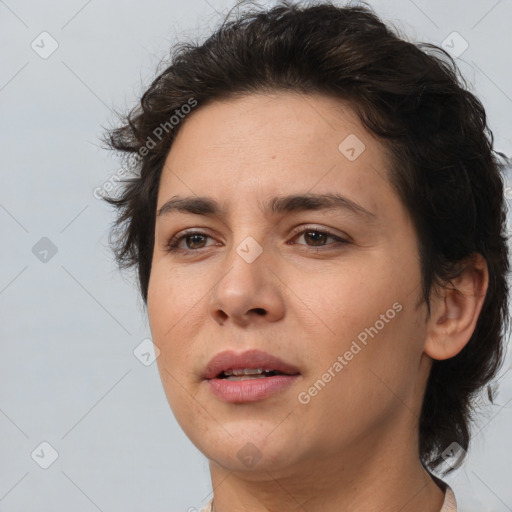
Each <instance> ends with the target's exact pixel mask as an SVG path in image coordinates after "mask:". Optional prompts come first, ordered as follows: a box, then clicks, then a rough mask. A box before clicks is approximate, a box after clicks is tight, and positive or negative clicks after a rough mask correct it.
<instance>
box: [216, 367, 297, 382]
mask: <svg viewBox="0 0 512 512" xmlns="http://www.w3.org/2000/svg"><path fill="white" fill-rule="evenodd" d="M275 375H290V374H286V373H283V372H280V371H279V370H267V369H263V368H243V369H242V368H238V369H233V370H224V371H223V372H221V373H219V375H217V377H216V378H217V379H227V380H250V379H264V378H267V377H274V376H275Z"/></svg>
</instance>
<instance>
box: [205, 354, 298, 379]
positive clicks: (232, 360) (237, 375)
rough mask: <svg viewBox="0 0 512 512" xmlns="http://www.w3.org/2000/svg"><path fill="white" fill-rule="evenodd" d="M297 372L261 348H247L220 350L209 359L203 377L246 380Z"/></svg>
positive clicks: (288, 364) (295, 368) (294, 367)
mask: <svg viewBox="0 0 512 512" xmlns="http://www.w3.org/2000/svg"><path fill="white" fill-rule="evenodd" d="M298 374H300V371H299V369H298V368H297V367H296V366H294V365H292V364H290V363H287V362H285V361H283V360H282V359H280V358H278V357H276V356H273V355H271V354H268V353H266V352H262V351H261V350H247V351H245V352H241V353H237V352H233V351H229V350H228V351H224V352H220V353H219V354H217V355H215V356H214V357H213V358H212V359H211V360H210V362H209V363H208V364H207V366H206V368H205V370H204V374H203V378H204V379H207V380H209V379H227V380H247V379H263V378H269V377H274V376H276V375H298Z"/></svg>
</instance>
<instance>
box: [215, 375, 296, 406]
mask: <svg viewBox="0 0 512 512" xmlns="http://www.w3.org/2000/svg"><path fill="white" fill-rule="evenodd" d="M298 377H299V375H274V376H272V377H262V378H255V379H247V380H228V379H209V380H208V381H207V382H208V384H209V386H210V390H211V391H212V393H213V394H214V395H215V396H216V397H217V398H220V399H221V400H225V401H226V402H256V401H258V400H264V399H265V398H268V397H269V396H271V395H273V394H274V393H277V392H279V391H281V390H283V389H285V388H286V387H288V386H290V385H291V384H292V383H293V382H294V381H295V380H296V379H297V378H298Z"/></svg>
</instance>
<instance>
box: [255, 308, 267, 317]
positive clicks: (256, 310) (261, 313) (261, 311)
mask: <svg viewBox="0 0 512 512" xmlns="http://www.w3.org/2000/svg"><path fill="white" fill-rule="evenodd" d="M252 311H255V312H256V313H258V315H261V316H264V315H266V314H267V312H266V311H265V310H264V309H263V308H254V309H253V310H252Z"/></svg>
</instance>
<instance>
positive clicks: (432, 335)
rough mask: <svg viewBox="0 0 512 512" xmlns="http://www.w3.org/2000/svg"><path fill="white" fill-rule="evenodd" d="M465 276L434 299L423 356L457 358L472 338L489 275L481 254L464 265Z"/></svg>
mask: <svg viewBox="0 0 512 512" xmlns="http://www.w3.org/2000/svg"><path fill="white" fill-rule="evenodd" d="M462 267H463V270H462V272H461V273H460V274H459V275H458V276H457V277H456V278H454V279H453V280H451V281H449V283H448V284H446V285H445V286H443V287H441V288H440V289H437V290H436V291H437V292H438V293H433V294H431V295H432V298H431V316H430V318H429V319H428V321H427V337H426V340H425V345H424V352H425V354H427V355H428V356H430V357H431V358H432V359H439V360H442V359H449V358H450V357H453V356H455V355H457V354H458V353H459V352H460V351H461V350H462V349H463V348H464V347H465V345H466V344H467V342H468V341H469V339H470V338H471V336H472V334H473V332H474V330H475V327H476V323H477V320H478V317H479V315H480V312H481V310H482V307H483V304H484V299H485V295H486V293H487V287H488V285H489V272H488V270H487V263H486V261H485V259H484V258H483V256H482V255H481V254H478V253H475V254H473V255H472V256H471V257H470V258H468V259H467V260H465V261H464V262H463V263H462Z"/></svg>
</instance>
